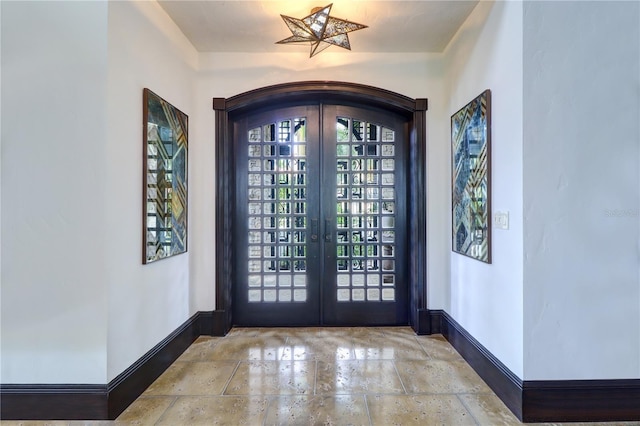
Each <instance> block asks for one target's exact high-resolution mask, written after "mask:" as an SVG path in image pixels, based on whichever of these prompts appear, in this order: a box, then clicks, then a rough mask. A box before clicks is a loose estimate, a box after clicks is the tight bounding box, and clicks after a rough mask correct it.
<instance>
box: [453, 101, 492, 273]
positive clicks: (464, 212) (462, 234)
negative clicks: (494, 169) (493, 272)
mask: <svg viewBox="0 0 640 426" xmlns="http://www.w3.org/2000/svg"><path fill="white" fill-rule="evenodd" d="M451 161H452V165H451V174H452V240H453V242H452V248H453V251H454V252H456V253H460V254H463V255H465V256H469V257H471V258H473V259H477V260H480V261H482V262H486V263H491V227H490V226H489V225H490V220H491V203H490V200H491V91H489V90H485V91H484V92H482V94H480V95H479V96H478V97H477V98H475V99H474V100H472V101H471V102H469V103H468V104H467V105H465V106H464V107H463V108H462V109H460V110H459V111H458V112H456V113H455V114H453V115H452V116H451Z"/></svg>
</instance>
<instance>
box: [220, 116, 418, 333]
mask: <svg viewBox="0 0 640 426" xmlns="http://www.w3.org/2000/svg"><path fill="white" fill-rule="evenodd" d="M408 138H409V135H408V126H407V124H406V120H405V119H403V118H402V117H400V116H396V115H395V114H393V113H390V112H383V111H380V110H375V109H365V108H356V107H350V106H342V105H323V104H314V105H306V106H295V107H288V108H280V109H274V110H269V111H266V112H261V113H254V114H251V115H248V116H246V117H243V118H241V119H239V120H237V121H235V122H234V128H233V139H234V146H235V153H234V154H235V164H236V170H235V206H234V207H235V209H234V210H235V214H236V217H235V226H234V230H233V232H234V238H233V239H234V241H235V243H234V259H233V262H234V265H233V269H234V286H233V299H234V303H233V307H234V309H233V323H234V324H236V325H251V326H261V325H264V326H274V325H397V324H407V323H408V308H407V303H408V287H407V270H408V264H407V262H408V260H407V259H408V256H407V253H406V250H407V215H406V212H407V190H406V186H407V168H408V167H407V164H406V163H407V147H408Z"/></svg>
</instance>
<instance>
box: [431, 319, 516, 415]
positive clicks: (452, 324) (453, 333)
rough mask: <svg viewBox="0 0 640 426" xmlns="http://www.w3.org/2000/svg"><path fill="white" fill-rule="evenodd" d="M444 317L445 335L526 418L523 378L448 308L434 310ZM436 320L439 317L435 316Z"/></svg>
mask: <svg viewBox="0 0 640 426" xmlns="http://www.w3.org/2000/svg"><path fill="white" fill-rule="evenodd" d="M432 312H433V314H434V315H438V316H439V317H440V319H441V324H440V329H441V333H442V335H443V336H444V337H445V338H446V339H447V340H448V341H449V343H451V345H452V346H453V347H454V348H455V349H456V350H457V351H458V352H459V353H460V355H462V357H463V358H464V359H465V360H466V361H467V362H468V363H469V365H470V366H471V367H472V368H473V369H474V370H475V371H476V372H477V373H478V375H479V376H480V377H482V380H484V381H485V382H486V383H487V385H489V387H490V388H491V389H492V390H493V391H494V392H495V393H496V395H497V396H498V398H500V399H501V400H502V401H503V402H504V404H505V405H506V406H507V407H508V408H509V409H510V410H511V411H512V412H513V414H515V415H516V416H517V417H518V418H519V419H521V420H522V381H521V380H520V379H519V378H518V377H517V376H516V375H515V374H513V373H512V372H511V371H510V370H509V369H508V368H507V367H506V366H505V365H504V364H503V363H502V362H500V360H499V359H498V358H496V357H495V356H493V354H491V352H489V351H488V350H487V349H486V348H485V347H484V346H482V345H481V344H480V342H478V341H477V340H476V339H475V338H474V337H473V336H472V335H471V334H469V333H468V332H467V331H466V330H465V329H464V328H463V327H462V326H461V325H460V324H458V323H457V322H456V321H455V320H454V319H453V318H451V316H449V314H448V313H446V312H444V311H432ZM434 321H435V318H434Z"/></svg>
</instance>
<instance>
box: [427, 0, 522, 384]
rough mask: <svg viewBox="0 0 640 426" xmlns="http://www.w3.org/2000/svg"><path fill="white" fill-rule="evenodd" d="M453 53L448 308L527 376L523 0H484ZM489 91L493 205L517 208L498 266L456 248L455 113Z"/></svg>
mask: <svg viewBox="0 0 640 426" xmlns="http://www.w3.org/2000/svg"><path fill="white" fill-rule="evenodd" d="M445 56H446V58H445V72H446V75H447V80H446V82H447V92H448V94H449V97H448V105H447V108H448V112H447V117H446V121H445V123H446V124H444V125H445V126H446V129H447V134H446V136H445V137H444V138H443V139H442V140H441V141H440V142H441V143H442V147H441V149H439V151H438V155H439V157H440V159H439V160H440V161H442V162H443V163H445V162H447V163H446V164H447V166H446V167H441V170H440V172H441V173H442V175H441V176H440V178H441V179H440V181H441V182H442V183H441V185H442V186H446V188H447V190H446V198H444V197H443V198H442V199H440V200H439V203H438V204H439V208H440V209H441V210H440V211H439V212H438V213H437V214H438V215H440V216H442V217H445V218H446V222H445V223H446V226H445V227H443V232H444V234H445V235H443V238H442V240H441V244H440V245H439V246H438V247H437V248H435V249H436V250H438V251H441V252H442V253H447V254H448V255H450V259H451V260H450V261H451V278H450V279H451V281H450V282H451V285H450V287H449V288H448V293H447V294H446V295H445V298H446V303H445V310H446V311H447V312H448V313H449V314H450V315H451V316H452V317H453V318H454V319H455V320H456V321H457V322H459V323H460V324H461V325H462V326H463V327H464V328H465V329H466V330H467V331H469V332H470V333H471V334H472V335H473V336H474V337H475V338H476V339H477V340H478V341H479V342H480V343H482V344H483V345H484V346H485V347H486V348H487V349H489V351H491V353H492V354H493V355H495V356H496V357H497V358H498V359H499V360H500V361H502V362H503V363H504V364H505V365H506V366H507V367H508V368H509V369H510V370H511V371H513V372H514V373H515V374H516V375H518V376H519V377H522V375H523V354H522V351H523V328H522V312H523V295H522V293H523V284H522V279H523V278H522V277H523V272H522V255H523V254H522V253H523V231H522V84H523V83H522V3H521V2H503V1H499V2H495V3H494V2H480V3H479V4H478V6H476V8H475V9H474V11H473V12H472V14H471V15H470V16H469V18H468V19H467V21H466V22H465V23H464V25H463V26H462V28H461V29H460V30H459V31H458V33H457V34H456V36H455V38H454V39H453V40H452V42H451V43H450V45H449V46H448V47H447V49H446V51H445ZM485 89H491V98H492V112H491V114H492V133H491V137H492V141H491V150H492V158H491V161H492V176H491V203H492V205H491V207H492V210H493V211H494V212H495V211H497V210H502V211H508V212H509V214H510V216H509V219H510V224H509V230H498V229H493V230H492V264H490V265H489V264H485V263H482V262H480V261H477V260H473V259H471V258H468V257H465V256H462V255H460V254H457V253H453V252H451V195H450V194H451V192H450V190H451V174H450V173H451V172H450V170H451V165H450V162H451V145H450V144H451V142H450V136H449V132H450V123H449V117H450V116H451V115H452V114H454V113H455V112H456V111H458V110H459V109H460V108H462V107H463V106H464V105H466V104H467V103H468V102H469V101H471V100H472V99H473V98H475V97H476V96H477V95H479V94H480V93H482V92H483V91H484V90H485ZM445 182H446V184H444V183H445ZM445 238H446V239H445ZM445 241H446V243H445Z"/></svg>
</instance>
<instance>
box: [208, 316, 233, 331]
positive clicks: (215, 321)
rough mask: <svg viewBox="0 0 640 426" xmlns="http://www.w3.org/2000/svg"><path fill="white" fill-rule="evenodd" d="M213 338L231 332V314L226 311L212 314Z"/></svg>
mask: <svg viewBox="0 0 640 426" xmlns="http://www.w3.org/2000/svg"><path fill="white" fill-rule="evenodd" d="M211 321H212V327H211V335H212V336H225V335H226V334H227V333H228V332H229V330H231V318H230V317H229V312H227V311H225V310H216V311H213V312H212V317H211Z"/></svg>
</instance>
